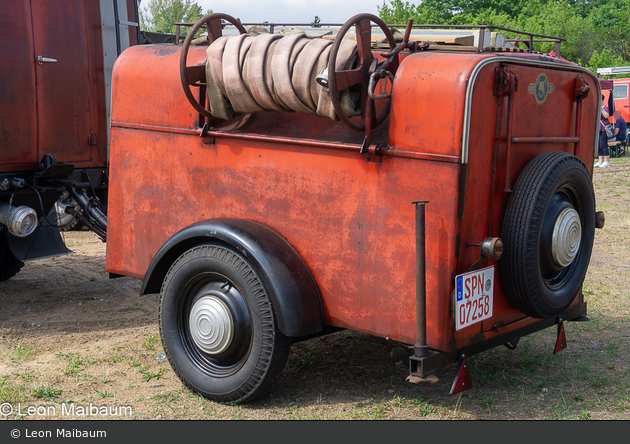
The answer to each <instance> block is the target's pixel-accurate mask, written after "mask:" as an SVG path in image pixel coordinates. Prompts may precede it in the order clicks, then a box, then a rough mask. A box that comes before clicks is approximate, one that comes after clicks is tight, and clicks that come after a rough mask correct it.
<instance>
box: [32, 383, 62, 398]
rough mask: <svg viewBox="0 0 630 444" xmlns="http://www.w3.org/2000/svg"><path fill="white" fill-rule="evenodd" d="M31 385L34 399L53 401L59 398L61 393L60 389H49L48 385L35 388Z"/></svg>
mask: <svg viewBox="0 0 630 444" xmlns="http://www.w3.org/2000/svg"><path fill="white" fill-rule="evenodd" d="M31 385H32V386H33V391H32V395H33V396H34V397H35V398H39V399H44V400H46V401H54V400H55V399H56V398H59V396H61V393H62V392H63V390H62V389H58V388H54V387H51V386H50V384H47V385H44V384H39V385H37V386H35V384H31Z"/></svg>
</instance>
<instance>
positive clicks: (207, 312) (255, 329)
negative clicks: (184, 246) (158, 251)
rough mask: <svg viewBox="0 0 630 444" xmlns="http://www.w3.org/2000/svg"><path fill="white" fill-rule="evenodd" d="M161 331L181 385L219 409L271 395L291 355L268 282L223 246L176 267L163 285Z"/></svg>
mask: <svg viewBox="0 0 630 444" xmlns="http://www.w3.org/2000/svg"><path fill="white" fill-rule="evenodd" d="M159 325H160V334H161V337H162V344H163V346H164V350H165V352H166V356H167V357H168V360H169V362H170V364H171V366H172V368H173V371H174V372H175V373H176V374H177V376H178V377H179V379H180V380H181V381H182V382H183V383H184V385H186V386H187V387H188V388H189V389H190V390H192V391H193V392H194V393H199V394H200V395H202V396H203V397H205V398H208V399H210V400H213V401H216V402H219V403H228V404H231V403H243V402H246V401H247V402H249V401H252V400H254V399H255V398H257V397H258V396H260V395H261V394H263V393H264V392H265V390H266V389H268V388H269V386H270V384H271V382H272V381H273V379H274V378H275V377H276V376H277V375H278V374H279V373H280V372H282V370H283V368H284V366H285V364H286V361H287V358H288V355H289V350H290V348H291V340H290V338H288V337H286V336H284V335H283V334H282V333H281V332H280V331H279V329H278V325H277V321H276V314H275V312H274V308H273V306H272V304H271V301H270V298H269V295H268V293H267V289H266V288H265V286H264V284H263V282H262V280H261V278H260V277H259V276H258V275H257V273H256V272H255V271H254V270H253V268H252V266H251V265H250V263H249V262H248V260H247V259H245V257H244V256H243V255H241V254H240V253H238V252H236V251H235V250H232V249H231V248H229V247H226V246H223V245H213V244H205V245H201V246H197V247H194V248H191V249H190V250H188V251H186V252H185V253H184V254H182V255H181V256H180V257H179V258H178V259H177V261H175V263H174V264H173V265H172V266H171V268H170V270H169V271H168V273H167V275H166V279H165V281H164V284H163V285H162V290H161V294H160V304H159Z"/></svg>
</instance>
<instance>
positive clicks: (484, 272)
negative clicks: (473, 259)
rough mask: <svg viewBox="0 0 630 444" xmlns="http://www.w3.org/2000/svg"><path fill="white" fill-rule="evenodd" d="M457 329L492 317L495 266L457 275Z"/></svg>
mask: <svg viewBox="0 0 630 444" xmlns="http://www.w3.org/2000/svg"><path fill="white" fill-rule="evenodd" d="M455 290H456V292H457V294H456V295H455V329H456V330H461V329H462V328H464V327H468V326H469V325H472V324H475V323H477V322H481V321H483V320H484V319H488V318H490V317H492V294H493V293H494V266H491V267H487V268H482V269H480V270H475V271H471V272H469V273H464V274H460V275H458V276H456V277H455Z"/></svg>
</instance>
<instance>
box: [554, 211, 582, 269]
mask: <svg viewBox="0 0 630 444" xmlns="http://www.w3.org/2000/svg"><path fill="white" fill-rule="evenodd" d="M581 238H582V225H581V223H580V216H579V214H578V212H577V211H575V210H574V209H573V208H565V209H563V210H562V211H561V212H560V214H559V215H558V218H557V219H556V223H555V225H554V227H553V236H552V238H551V253H552V256H553V261H554V262H555V263H556V265H558V266H560V267H567V266H569V265H571V263H572V262H573V259H575V256H577V254H578V251H579V249H580V242H581Z"/></svg>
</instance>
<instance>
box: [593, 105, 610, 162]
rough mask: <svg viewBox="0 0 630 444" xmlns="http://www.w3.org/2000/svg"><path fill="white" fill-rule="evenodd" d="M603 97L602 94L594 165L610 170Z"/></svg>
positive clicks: (606, 113) (606, 111)
mask: <svg viewBox="0 0 630 444" xmlns="http://www.w3.org/2000/svg"><path fill="white" fill-rule="evenodd" d="M604 100H605V98H604V95H603V94H602V109H601V111H600V113H599V143H598V145H597V155H598V156H599V162H597V163H596V164H595V166H596V167H599V168H610V151H608V137H607V136H606V127H605V126H606V125H607V124H608V123H610V122H609V121H608V116H609V114H608V107H607V106H606V105H605V104H604Z"/></svg>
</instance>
